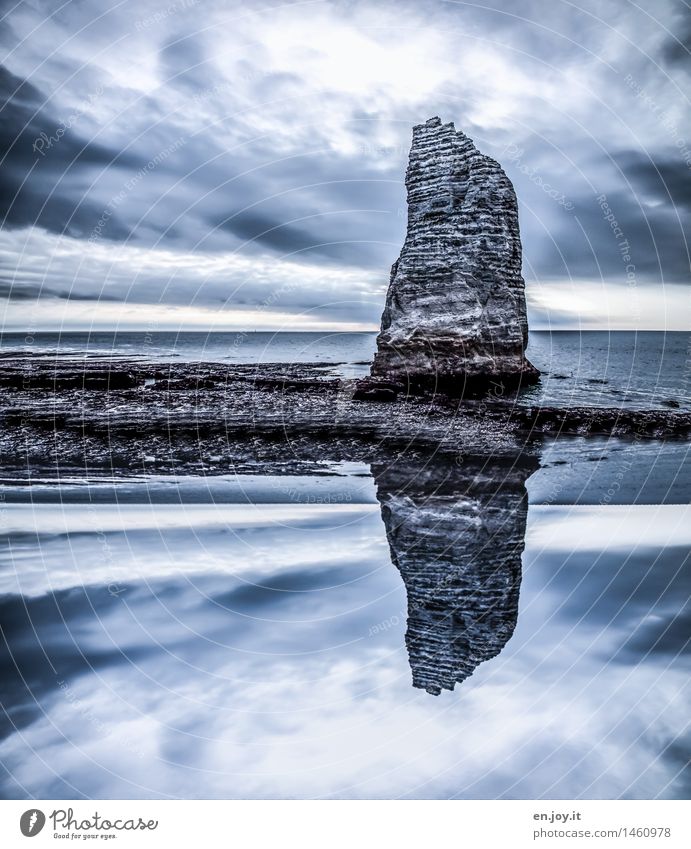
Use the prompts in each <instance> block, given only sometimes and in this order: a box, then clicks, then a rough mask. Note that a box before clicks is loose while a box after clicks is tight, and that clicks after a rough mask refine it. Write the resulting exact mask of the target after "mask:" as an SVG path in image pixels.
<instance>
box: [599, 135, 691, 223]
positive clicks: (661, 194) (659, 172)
mask: <svg viewBox="0 0 691 849" xmlns="http://www.w3.org/2000/svg"><path fill="white" fill-rule="evenodd" d="M614 159H615V161H616V162H617V163H618V164H619V166H620V167H621V170H622V173H623V174H624V175H625V176H626V177H628V178H629V180H630V181H631V183H632V184H633V187H634V189H635V191H636V194H637V195H638V196H640V197H641V199H642V200H643V201H644V202H645V201H649V200H654V201H657V202H659V203H662V204H665V205H669V204H674V205H675V206H676V207H677V209H678V211H679V213H680V215H681V214H684V213H685V212H691V168H689V166H688V165H687V164H686V162H684V161H683V160H682V159H679V158H676V159H675V158H672V157H665V158H664V159H651V158H650V157H649V156H646V155H644V154H642V153H640V152H639V151H635V150H632V151H626V152H624V153H621V154H617V155H616V156H615V157H614Z"/></svg>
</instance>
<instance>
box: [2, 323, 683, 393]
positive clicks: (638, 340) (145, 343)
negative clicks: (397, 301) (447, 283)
mask: <svg viewBox="0 0 691 849" xmlns="http://www.w3.org/2000/svg"><path fill="white" fill-rule="evenodd" d="M375 338H376V334H374V333H333V332H329V333H326V332H324V333H243V332H223V333H201V332H190V333H166V332H161V333H141V332H137V333H131V332H127V333H117V334H114V333H91V334H87V333H37V334H35V335H34V336H31V337H28V339H27V337H25V336H23V335H21V334H12V333H5V334H3V335H2V336H0V353H2V354H4V355H5V356H11V355H13V354H17V353H19V354H21V353H27V352H29V351H31V352H36V353H40V354H42V355H46V356H49V355H55V354H58V355H60V356H68V357H84V356H98V357H112V356H121V357H142V358H146V359H150V360H166V359H171V358H172V359H178V360H180V361H181V362H197V361H210V362H236V363H275V362H291V363H307V362H309V363H322V364H323V365H324V366H325V367H327V368H326V370H327V371H328V372H329V373H334V372H335V373H337V374H340V375H342V376H344V377H354V376H360V375H363V374H366V373H367V371H368V368H369V363H370V361H371V359H372V356H373V353H374V350H375ZM528 356H529V358H530V359H531V361H532V362H533V363H534V364H535V365H536V366H537V367H538V368H539V369H540V370H541V371H542V373H543V376H542V380H541V383H540V384H539V386H537V387H535V388H533V389H531V390H529V392H528V393H527V395H526V397H525V400H526V402H530V403H534V402H535V403H544V404H560V405H564V404H577V405H583V404H585V405H591V406H619V407H628V408H632V407H639V408H646V407H647V408H651V407H652V408H665V407H669V406H676V405H677V404H679V406H680V407H682V408H684V409H690V408H691V334H690V333H679V332H678V333H663V332H657V331H647V332H640V333H636V332H632V331H616V332H611V333H610V332H607V331H587V332H583V333H580V332H577V331H559V332H554V333H551V332H547V331H536V332H533V333H531V335H530V345H529V348H528Z"/></svg>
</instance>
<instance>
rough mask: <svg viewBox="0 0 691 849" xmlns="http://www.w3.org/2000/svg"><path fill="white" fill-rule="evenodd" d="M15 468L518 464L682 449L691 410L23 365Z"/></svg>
mask: <svg viewBox="0 0 691 849" xmlns="http://www.w3.org/2000/svg"><path fill="white" fill-rule="evenodd" d="M0 388H1V389H2V393H1V395H0V421H1V422H2V432H1V435H0V449H1V450H2V453H3V459H4V463H5V466H6V468H8V469H14V470H16V471H20V470H21V469H32V470H34V471H38V470H40V469H44V468H49V467H50V468H54V467H55V464H56V462H57V463H58V464H59V465H60V467H62V468H70V467H74V468H79V469H80V470H83V469H84V468H85V467H94V468H98V469H106V470H107V469H118V470H123V471H124V470H127V469H132V470H136V471H139V472H141V470H142V468H143V467H145V468H148V469H151V470H169V469H172V468H178V469H192V468H194V469H206V470H213V469H217V468H219V469H220V468H222V469H225V470H227V469H228V468H233V469H235V470H237V471H247V470H253V469H255V470H256V468H257V467H258V466H260V465H262V464H267V463H269V464H271V463H274V464H275V463H279V464H280V465H281V467H282V468H283V469H285V470H286V471H288V472H289V473H293V474H294V473H299V472H300V470H301V469H303V468H304V465H305V464H314V463H315V462H318V461H323V460H325V459H328V460H334V461H335V460H362V461H365V462H374V461H377V460H379V459H381V457H382V456H383V455H384V454H387V453H390V452H400V451H401V450H405V451H406V452H410V451H419V452H422V453H425V454H428V453H429V452H441V453H444V454H455V455H459V454H460V455H462V454H467V455H495V456H496V455H501V454H507V455H508V454H515V452H516V451H521V450H525V449H527V448H528V447H529V446H530V445H531V444H533V443H535V442H540V441H541V440H542V439H543V438H545V437H558V436H572V435H580V436H583V435H614V436H619V437H630V438H632V439H649V438H653V439H673V438H684V437H687V436H688V435H689V434H690V433H691V413H689V412H683V411H675V410H669V411H666V410H629V409H620V408H601V407H599V408H587V407H565V408H560V407H555V406H535V405H528V404H525V403H521V400H520V397H519V396H517V395H516V396H509V395H504V396H502V397H501V398H497V397H493V396H491V395H490V396H485V397H482V398H472V399H459V398H454V397H451V396H447V395H444V394H443V393H438V392H432V391H430V392H428V393H426V394H419V395H415V396H410V397H399V398H398V400H392V401H383V400H356V399H355V398H354V397H353V396H354V395H356V393H357V389H358V382H357V381H355V380H346V379H338V378H337V377H334V376H333V374H332V373H330V370H329V368H328V367H324V366H323V365H318V364H312V365H310V364H297V365H296V364H275V365H263V366H257V365H245V366H243V365H223V364H218V363H194V364H192V363H188V364H185V363H151V362H142V361H136V360H126V359H117V360H101V359H87V360H72V361H70V360H67V359H65V358H60V359H56V358H55V357H31V356H27V357H21V358H13V359H12V360H4V361H0Z"/></svg>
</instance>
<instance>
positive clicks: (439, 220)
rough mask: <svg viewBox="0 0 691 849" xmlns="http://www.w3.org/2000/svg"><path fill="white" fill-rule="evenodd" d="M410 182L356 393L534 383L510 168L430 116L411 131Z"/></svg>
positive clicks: (535, 373) (455, 390)
mask: <svg viewBox="0 0 691 849" xmlns="http://www.w3.org/2000/svg"><path fill="white" fill-rule="evenodd" d="M405 182H406V188H407V190H408V229H407V232H406V237H405V242H404V244H403V248H402V250H401V254H400V256H399V258H398V259H397V260H396V262H395V263H394V264H393V267H392V269H391V281H390V283H389V290H388V293H387V296H386V306H385V309H384V313H383V315H382V322H381V332H380V333H379V336H378V337H377V352H376V355H375V358H374V363H373V365H372V369H371V381H369V382H366V383H365V385H364V386H363V387H362V390H364V391H361V392H360V393H359V395H360V397H367V394H368V393H367V383H369V385H370V387H372V384H373V383H374V384H375V386H376V383H377V382H380V383H381V382H383V383H384V384H393V385H394V386H395V387H398V388H406V389H412V390H413V391H414V390H415V389H420V388H422V389H435V388H437V389H441V390H442V391H447V392H453V393H458V394H462V393H463V392H464V391H468V390H471V389H472V390H477V389H480V390H482V389H486V388H488V387H489V386H491V385H492V384H498V383H500V384H502V385H514V386H515V385H517V384H527V383H534V382H535V381H536V380H537V379H538V377H539V372H538V371H537V369H536V368H535V367H534V366H532V365H531V364H530V363H529V362H528V360H527V359H526V357H525V349H526V346H527V344H528V320H527V316H526V305H525V283H524V280H523V277H522V275H521V237H520V233H519V229H518V205H517V202H516V193H515V192H514V189H513V185H512V184H511V181H510V180H509V178H508V177H507V176H506V174H505V173H504V170H503V169H502V167H501V166H500V165H499V163H498V162H496V161H495V160H494V159H491V158H490V157H489V156H485V155H484V154H482V153H480V151H479V150H478V149H477V148H476V147H475V145H474V144H473V142H472V140H471V139H469V138H468V136H466V135H465V133H463V132H461V131H458V130H456V129H455V127H454V125H453V123H450V124H442V122H441V120H440V119H439V118H431V119H430V120H429V121H427V122H426V123H425V124H419V125H417V126H415V127H414V128H413V144H412V147H411V150H410V160H409V164H408V170H407V172H406V181H405ZM375 391H376V390H375Z"/></svg>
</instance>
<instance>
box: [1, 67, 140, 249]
mask: <svg viewBox="0 0 691 849" xmlns="http://www.w3.org/2000/svg"><path fill="white" fill-rule="evenodd" d="M45 102H46V98H45V97H44V96H43V95H42V94H41V92H39V91H38V89H37V88H35V86H33V85H32V84H31V83H29V82H28V81H26V80H23V79H21V78H19V77H17V76H15V75H14V74H12V73H10V72H9V71H8V70H7V69H6V68H4V67H1V66H0V118H1V121H0V151H1V152H2V160H1V163H2V170H1V172H0V173H1V176H0V190H1V191H2V197H3V198H4V209H3V210H2V213H3V219H4V224H5V226H9V227H21V226H27V225H36V226H39V227H43V228H45V229H46V230H49V231H51V232H54V233H63V232H67V233H74V234H75V235H79V234H81V232H82V231H83V230H88V228H89V227H92V226H93V224H94V222H95V221H96V220H98V217H99V215H100V214H101V211H102V208H103V207H102V206H99V205H98V203H97V202H95V201H93V200H91V199H90V198H89V197H85V196H84V194H82V193H80V192H79V190H78V189H77V187H76V184H77V182H81V181H82V179H83V175H84V174H85V173H87V172H88V171H89V170H90V169H95V168H99V167H100V168H104V167H109V166H112V167H118V166H121V167H126V166H130V167H132V166H133V165H134V164H135V161H134V158H133V157H132V156H131V155H128V154H124V153H122V152H120V151H117V150H109V149H107V148H106V147H104V146H103V145H101V144H98V143H94V142H91V141H89V140H87V139H83V138H80V137H79V136H78V135H76V134H75V133H72V132H70V130H69V124H70V122H71V121H74V120H76V118H77V113H76V112H74V113H71V114H70V115H68V116H66V117H65V118H59V117H57V116H56V115H54V114H52V113H51V112H50V110H49V109H47V108H46V107H45ZM66 128H68V129H66ZM110 224H111V226H110V228H109V233H108V237H109V238H113V239H122V238H126V237H127V235H128V234H129V230H128V228H127V227H126V226H125V225H124V224H122V223H121V222H120V221H119V220H118V218H117V216H115V217H114V218H113V220H112V221H111V222H110Z"/></svg>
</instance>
